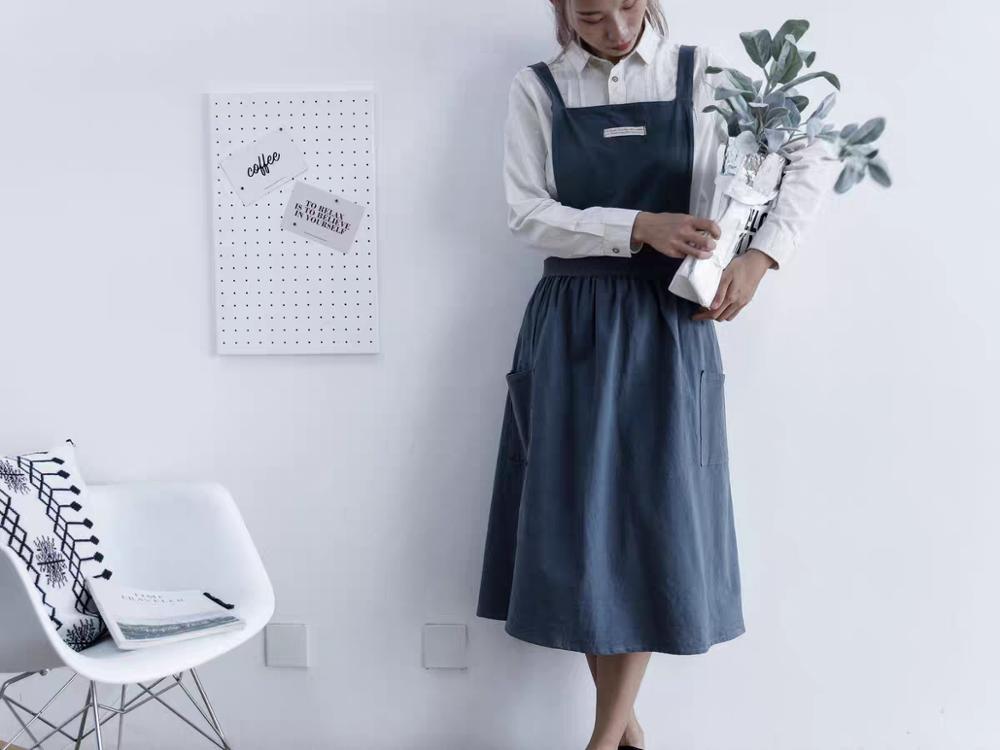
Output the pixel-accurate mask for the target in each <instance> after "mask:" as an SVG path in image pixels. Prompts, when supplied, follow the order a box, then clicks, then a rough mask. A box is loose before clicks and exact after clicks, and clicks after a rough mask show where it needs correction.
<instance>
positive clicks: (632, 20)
mask: <svg viewBox="0 0 1000 750" xmlns="http://www.w3.org/2000/svg"><path fill="white" fill-rule="evenodd" d="M565 2H566V17H567V19H568V20H569V23H570V25H571V26H572V27H573V28H574V29H576V33H577V34H579V35H580V39H581V41H582V42H586V44H585V45H584V46H587V45H589V47H590V50H589V51H590V52H591V53H593V54H596V55H598V56H600V57H603V58H605V59H608V60H612V61H613V60H617V59H618V58H621V57H623V56H624V55H627V54H628V53H629V52H630V51H631V50H632V47H634V46H635V43H636V41H638V38H639V32H640V31H641V30H642V19H643V17H644V16H645V15H646V0H565Z"/></svg>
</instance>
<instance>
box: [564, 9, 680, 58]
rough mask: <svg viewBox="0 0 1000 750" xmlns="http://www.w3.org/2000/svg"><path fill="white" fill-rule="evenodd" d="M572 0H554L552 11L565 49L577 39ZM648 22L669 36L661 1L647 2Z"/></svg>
mask: <svg viewBox="0 0 1000 750" xmlns="http://www.w3.org/2000/svg"><path fill="white" fill-rule="evenodd" d="M570 2H571V0H552V10H553V12H554V14H555V17H556V40H557V41H558V42H559V46H561V47H565V46H566V45H567V44H569V43H570V42H572V41H573V40H574V39H576V38H577V33H576V29H574V28H573V27H572V26H571V25H570V22H569V17H568V14H567V12H566V6H567V5H568V4H569V3H570ZM646 20H647V21H648V22H650V23H651V24H653V27H654V28H655V29H656V30H657V31H658V32H660V34H662V35H663V36H667V33H668V28H669V27H668V26H667V19H666V18H665V17H664V15H663V9H662V8H661V7H660V0H646Z"/></svg>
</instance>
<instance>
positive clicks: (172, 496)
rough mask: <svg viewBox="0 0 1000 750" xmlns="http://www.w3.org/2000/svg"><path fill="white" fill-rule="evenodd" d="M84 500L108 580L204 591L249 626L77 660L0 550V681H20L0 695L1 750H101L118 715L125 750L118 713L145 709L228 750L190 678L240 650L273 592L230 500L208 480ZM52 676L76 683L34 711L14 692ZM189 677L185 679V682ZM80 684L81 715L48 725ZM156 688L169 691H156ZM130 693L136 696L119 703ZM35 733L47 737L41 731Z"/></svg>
mask: <svg viewBox="0 0 1000 750" xmlns="http://www.w3.org/2000/svg"><path fill="white" fill-rule="evenodd" d="M88 491H89V493H90V495H91V496H90V499H89V501H88V507H93V508H94V518H95V519H98V518H99V519H100V527H99V528H95V532H98V533H99V536H100V538H101V549H102V551H103V552H104V556H105V564H106V565H107V566H108V568H110V569H111V570H112V575H113V580H116V581H118V582H120V583H122V584H124V585H131V586H135V587H136V588H146V589H198V590H203V591H208V592H210V593H212V594H213V595H216V596H218V597H220V598H222V599H224V600H226V601H229V602H234V603H238V604H239V607H240V611H241V614H242V616H243V617H244V618H245V619H246V621H247V623H246V627H245V628H241V629H239V630H233V631H229V632H224V633H217V634H214V635H207V636H202V637H200V638H194V639H191V640H187V641H179V642H176V643H171V644H165V645H160V646H152V647H148V648H145V649H139V650H135V651H122V650H119V649H118V648H117V647H116V646H115V645H114V643H113V642H112V641H111V640H110V639H108V640H104V641H101V642H99V643H97V644H95V645H93V646H91V647H90V648H88V649H85V650H84V651H81V652H76V651H73V650H72V649H71V648H70V647H69V646H67V645H66V644H65V643H64V642H63V641H62V639H61V638H60V637H59V634H58V633H57V632H56V630H55V628H54V627H53V626H52V623H51V621H50V620H49V619H48V615H47V613H46V612H45V611H44V610H43V608H42V605H41V602H40V600H39V597H37V596H36V593H37V592H36V591H35V589H34V587H33V586H32V585H31V582H30V580H29V578H28V576H27V573H26V571H25V570H24V566H23V564H22V563H21V561H20V560H18V559H17V558H16V557H15V556H14V554H13V553H12V552H11V551H10V550H9V549H8V548H7V546H6V544H5V543H4V542H3V541H2V540H0V550H3V552H4V553H5V554H2V555H0V602H2V605H0V618H2V619H0V673H20V674H17V675H16V676H14V677H11V678H10V679H8V680H7V681H6V682H4V683H3V684H2V685H0V699H2V700H3V701H4V703H6V704H7V706H8V708H9V709H10V710H11V712H12V713H13V714H14V715H15V717H16V718H17V721H18V723H19V724H20V725H21V729H20V731H19V732H18V733H17V735H15V736H14V737H13V738H11V740H10V741H8V742H7V743H5V742H4V741H3V740H0V750H6V748H7V747H8V746H9V745H12V744H13V743H14V742H17V740H18V739H19V738H20V737H21V736H23V735H27V736H28V737H30V738H31V741H32V742H33V743H34V744H31V745H29V747H30V748H39V747H45V746H44V745H42V743H43V742H45V741H46V740H49V739H52V740H61V741H65V740H66V739H67V738H68V739H69V740H71V741H74V742H75V743H76V747H77V748H79V747H80V744H81V743H82V741H83V740H84V739H85V738H86V737H88V736H89V735H91V734H93V735H94V742H96V746H97V747H98V748H102V749H103V747H104V744H103V739H102V733H101V726H102V725H103V724H105V723H106V722H107V721H109V720H111V719H113V718H115V717H117V718H118V727H117V728H118V747H119V748H120V747H121V746H122V745H121V742H122V727H123V721H124V716H125V714H126V713H129V712H130V711H133V710H134V709H136V708H138V707H139V706H140V705H143V704H145V703H147V702H150V701H157V702H158V703H160V704H162V705H163V706H166V707H167V708H168V709H169V710H170V711H172V712H173V713H174V714H176V715H177V716H178V717H179V718H181V719H183V720H184V721H186V722H187V723H188V724H190V725H191V726H192V727H193V728H194V729H195V730H196V731H198V732H200V733H201V734H202V735H203V736H204V737H205V738H206V739H207V740H208V741H209V742H212V743H213V744H214V745H216V746H217V747H220V748H224V749H225V750H228V749H229V748H230V747H231V745H230V744H229V743H228V742H227V741H226V738H225V735H224V734H223V731H222V727H221V725H220V723H219V720H218V717H217V716H216V714H215V711H214V709H213V708H212V704H211V703H210V702H209V699H208V695H207V693H206V692H205V689H204V685H203V684H202V682H201V680H200V679H199V677H198V674H197V672H196V671H195V668H196V667H198V666H200V665H202V664H204V663H206V662H208V661H210V660H212V659H214V658H216V657H217V656H221V655H222V654H224V653H226V652H227V651H230V650H231V649H234V648H236V647H237V646H239V645H240V644H241V643H244V642H246V641H247V640H248V639H250V638H251V637H252V636H253V635H255V634H256V633H258V632H259V631H260V630H261V629H262V628H263V627H264V625H265V624H266V623H267V622H268V621H269V620H270V619H271V615H272V614H273V612H274V591H273V590H272V588H271V582H270V580H269V579H268V577H267V573H266V572H265V570H264V565H263V563H262V562H261V559H260V556H259V555H258V554H257V549H256V548H255V547H254V544H253V541H252V540H251V539H250V534H249V533H248V532H247V528H246V525H245V524H244V523H243V518H242V516H241V515H240V513H239V510H237V508H236V504H235V502H234V501H233V498H232V496H231V495H230V494H229V492H228V491H227V490H226V489H225V488H224V487H222V486H221V485H219V484H216V483H214V482H126V483H120V484H105V485H100V484H95V485H88ZM59 667H68V668H69V670H70V671H71V672H72V674H71V676H70V677H69V679H68V680H67V681H66V682H65V683H64V684H63V685H62V686H61V687H60V688H59V690H58V691H57V692H56V693H55V695H53V696H52V698H50V699H49V700H48V702H46V703H45V705H43V706H42V707H41V709H38V710H34V709H29V708H27V707H26V706H24V705H23V704H21V702H20V701H19V700H15V699H14V698H12V697H11V695H10V694H9V693H10V691H9V690H8V688H9V687H10V686H11V685H13V684H14V683H17V682H19V681H21V680H24V679H27V678H29V677H31V676H32V675H46V674H48V673H49V671H50V670H52V669H56V668H59ZM185 672H186V673H188V674H189V675H190V680H189V681H188V682H187V683H185V681H184V677H185V674H184V673H185ZM77 677H82V678H83V679H84V680H86V681H88V682H89V687H88V689H87V696H86V700H85V701H84V705H83V707H82V708H81V709H80V710H78V711H77V712H76V713H75V714H73V715H72V716H70V717H69V718H68V719H66V720H65V721H51V720H50V719H47V718H45V717H44V716H43V712H44V711H45V710H46V709H47V708H48V707H49V706H50V705H51V704H52V703H53V701H54V700H55V698H56V697H57V696H58V695H59V694H60V693H62V692H63V691H64V690H65V689H66V688H67V687H68V686H69V684H70V683H71V682H73V681H74V680H75V679H76V678H77ZM192 682H193V684H191V683H192ZM98 683H110V684H114V685H121V700H120V703H119V705H118V706H111V705H106V704H104V703H101V702H99V701H98V698H97V684H98ZM161 683H166V685H165V687H162V688H159V689H158V686H160V685H161ZM129 686H134V687H135V688H136V690H137V693H136V694H135V695H133V696H132V697H131V698H128V699H126V688H128V687H129ZM174 688H180V690H181V692H183V693H184V694H185V695H186V697H187V698H188V699H189V700H190V702H191V703H192V704H194V706H195V708H196V709H197V711H198V713H199V714H200V715H201V718H202V719H203V720H204V724H205V725H207V728H208V730H207V731H205V730H204V729H202V727H201V726H199V724H200V723H201V722H200V721H198V723H196V722H195V721H192V720H191V719H189V718H188V717H187V716H184V715H183V714H182V713H181V712H179V711H178V710H177V709H176V708H174V706H172V705H171V704H169V703H167V702H166V701H165V700H164V699H163V697H162V695H163V693H164V692H166V691H167V690H171V689H174ZM196 696H197V699H196ZM116 698H117V695H116ZM102 711H104V712H106V713H105V714H104V715H103V716H102V715H101V712H102ZM26 716H30V717H31V718H30V719H28V720H25V717H26ZM194 718H195V719H197V718H198V717H197V716H195V717H194ZM88 722H89V723H90V724H91V726H90V728H89V729H88V727H87V724H88ZM39 725H44V727H43V728H42V730H41V731H38V732H37V733H36V730H38V729H39ZM67 727H70V730H67ZM178 746H181V743H178Z"/></svg>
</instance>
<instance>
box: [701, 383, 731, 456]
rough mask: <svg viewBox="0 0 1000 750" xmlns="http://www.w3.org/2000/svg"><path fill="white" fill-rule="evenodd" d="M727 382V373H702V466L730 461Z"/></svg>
mask: <svg viewBox="0 0 1000 750" xmlns="http://www.w3.org/2000/svg"><path fill="white" fill-rule="evenodd" d="M725 382H726V375H725V373H722V372H713V371H711V370H702V371H701V385H700V389H699V396H698V406H699V417H700V418H699V431H700V442H701V465H702V466H711V465H713V464H724V463H726V462H727V461H728V460H729V449H728V445H727V441H726V399H725V393H724V386H725Z"/></svg>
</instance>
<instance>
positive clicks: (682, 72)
mask: <svg viewBox="0 0 1000 750" xmlns="http://www.w3.org/2000/svg"><path fill="white" fill-rule="evenodd" d="M694 49H695V48H694V45H691V44H682V45H681V47H680V50H679V51H678V53H677V98H678V99H681V100H683V101H691V100H692V92H693V91H694Z"/></svg>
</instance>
